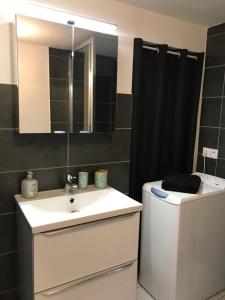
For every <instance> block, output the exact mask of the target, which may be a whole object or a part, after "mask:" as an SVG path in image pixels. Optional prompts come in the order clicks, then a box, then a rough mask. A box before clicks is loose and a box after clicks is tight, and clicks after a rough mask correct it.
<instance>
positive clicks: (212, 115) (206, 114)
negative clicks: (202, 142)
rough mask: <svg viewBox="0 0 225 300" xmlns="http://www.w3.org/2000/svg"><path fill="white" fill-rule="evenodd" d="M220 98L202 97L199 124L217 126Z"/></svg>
mask: <svg viewBox="0 0 225 300" xmlns="http://www.w3.org/2000/svg"><path fill="white" fill-rule="evenodd" d="M221 101H222V98H203V100H202V112H201V126H211V127H219V123H220V118H219V116H220V110H221Z"/></svg>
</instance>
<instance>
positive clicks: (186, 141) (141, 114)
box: [129, 39, 204, 201]
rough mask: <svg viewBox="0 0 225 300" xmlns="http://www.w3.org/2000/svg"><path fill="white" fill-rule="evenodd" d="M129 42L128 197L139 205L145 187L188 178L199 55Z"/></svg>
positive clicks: (194, 123) (197, 84) (200, 71)
mask: <svg viewBox="0 0 225 300" xmlns="http://www.w3.org/2000/svg"><path fill="white" fill-rule="evenodd" d="M157 48H158V51H155V50H151V49H149V48H145V47H143V41H142V40H141V39H135V40H134V61H133V121H132V138H131V166H130V192H129V194H130V196H131V197H132V198H134V199H136V200H138V201H141V193H142V186H143V184H144V183H145V182H149V181H154V180H160V179H162V178H163V177H164V176H165V175H166V174H168V173H191V172H192V165H193V155H194V144H195V132H196V123H197V113H198V104H199V96H200V86H201V76H202V64H203V57H204V54H203V53H196V54H195V55H196V56H197V59H193V58H190V57H189V56H188V51H187V50H185V49H179V53H180V55H174V54H171V53H169V52H168V50H169V48H168V46H167V45H157Z"/></svg>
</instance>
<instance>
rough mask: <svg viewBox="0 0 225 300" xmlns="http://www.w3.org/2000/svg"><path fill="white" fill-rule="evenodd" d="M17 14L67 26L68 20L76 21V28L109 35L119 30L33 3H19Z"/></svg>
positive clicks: (106, 24)
mask: <svg viewBox="0 0 225 300" xmlns="http://www.w3.org/2000/svg"><path fill="white" fill-rule="evenodd" d="M16 13H17V14H22V15H26V16H30V17H34V18H39V19H44V20H47V21H51V22H57V23H61V24H67V23H68V20H69V21H74V23H75V26H76V27H78V28H84V29H88V30H92V31H98V32H103V33H108V34H116V30H117V25H114V24H110V23H106V22H102V21H97V20H93V19H90V18H85V17H81V16H77V15H73V14H70V13H66V12H62V11H59V10H56V9H51V8H48V7H44V6H40V5H37V4H35V3H32V2H31V3H29V2H26V3H24V2H20V1H19V2H18V5H17V7H16Z"/></svg>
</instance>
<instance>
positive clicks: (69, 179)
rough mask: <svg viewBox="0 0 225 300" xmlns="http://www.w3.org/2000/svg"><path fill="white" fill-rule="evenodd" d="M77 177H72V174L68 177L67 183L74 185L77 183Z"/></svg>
mask: <svg viewBox="0 0 225 300" xmlns="http://www.w3.org/2000/svg"><path fill="white" fill-rule="evenodd" d="M76 179H77V177H76V176H72V175H70V174H68V175H67V181H68V182H69V183H70V184H73V183H75V181H76Z"/></svg>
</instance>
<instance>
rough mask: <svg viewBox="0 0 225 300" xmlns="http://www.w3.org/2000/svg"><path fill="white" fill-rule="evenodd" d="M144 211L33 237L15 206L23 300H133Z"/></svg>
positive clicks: (24, 218) (19, 209) (28, 226)
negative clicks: (140, 223)
mask: <svg viewBox="0 0 225 300" xmlns="http://www.w3.org/2000/svg"><path fill="white" fill-rule="evenodd" d="M43 201H44V200H43ZM132 201H133V200H132ZM140 210H141V205H140V204H139V206H138V209H136V211H135V210H134V209H133V212H130V211H129V212H128V213H125V214H121V215H120V214H117V215H115V216H114V217H113V216H112V217H109V218H103V219H97V220H95V221H91V222H86V223H82V224H77V225H75V226H68V227H59V228H58V229H55V230H48V231H40V232H35V233H34V232H33V231H32V228H31V227H30V225H29V222H27V219H26V217H25V216H24V213H23V210H22V209H21V207H20V206H19V205H17V216H18V218H17V219H18V242H19V247H20V249H21V251H19V253H20V256H19V278H20V281H21V282H20V284H21V285H20V286H21V291H20V295H21V299H23V300H47V299H51V300H76V299H79V300H106V299H107V300H115V299H116V300H126V299H127V300H135V299H136V281H137V257H138V238H139V219H140Z"/></svg>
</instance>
